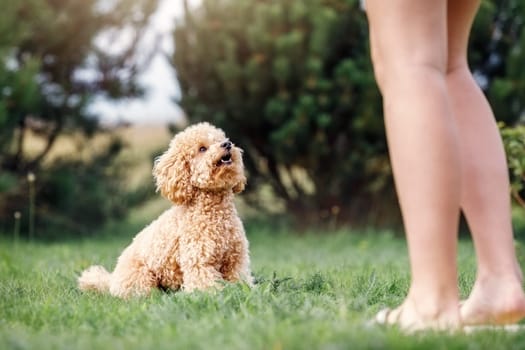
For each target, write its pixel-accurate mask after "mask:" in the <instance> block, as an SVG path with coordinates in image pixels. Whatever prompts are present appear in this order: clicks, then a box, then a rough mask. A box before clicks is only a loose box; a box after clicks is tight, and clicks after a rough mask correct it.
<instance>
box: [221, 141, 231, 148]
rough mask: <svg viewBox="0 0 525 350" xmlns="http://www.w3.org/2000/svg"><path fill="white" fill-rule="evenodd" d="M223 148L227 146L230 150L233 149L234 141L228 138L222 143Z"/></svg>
mask: <svg viewBox="0 0 525 350" xmlns="http://www.w3.org/2000/svg"><path fill="white" fill-rule="evenodd" d="M221 147H222V148H226V149H227V150H228V151H229V150H231V149H232V143H231V141H230V140H226V141H224V142H223V143H221Z"/></svg>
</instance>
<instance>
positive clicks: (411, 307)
mask: <svg viewBox="0 0 525 350" xmlns="http://www.w3.org/2000/svg"><path fill="white" fill-rule="evenodd" d="M374 323H376V324H379V325H386V326H397V327H399V328H400V329H401V330H402V331H404V332H408V333H412V332H416V331H423V330H439V331H455V330H457V329H459V328H460V322H459V314H458V311H457V309H452V310H442V311H440V312H434V313H432V314H430V313H422V312H420V311H419V310H418V308H417V307H416V305H415V303H414V302H412V301H411V300H410V299H407V300H405V302H404V303H403V304H401V305H400V306H399V307H397V308H396V309H383V310H381V311H380V312H379V313H378V314H377V315H376V316H375V318H374Z"/></svg>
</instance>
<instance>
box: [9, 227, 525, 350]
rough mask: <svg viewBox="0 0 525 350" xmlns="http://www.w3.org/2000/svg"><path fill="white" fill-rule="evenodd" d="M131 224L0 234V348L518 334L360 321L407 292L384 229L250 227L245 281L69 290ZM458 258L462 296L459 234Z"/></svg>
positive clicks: (468, 271) (464, 259) (113, 252)
mask: <svg viewBox="0 0 525 350" xmlns="http://www.w3.org/2000/svg"><path fill="white" fill-rule="evenodd" d="M138 225H139V224H127V225H126V226H122V225H121V226H118V225H117V226H115V227H113V228H110V229H108V230H107V232H105V233H104V234H102V235H100V236H98V237H97V238H84V239H82V240H71V241H64V242H61V243H36V242H35V243H28V242H18V243H17V244H14V243H13V242H11V241H10V240H7V239H5V238H4V239H3V240H2V241H0V348H1V349H361V348H363V349H365V348H367V349H411V348H414V349H431V348H432V349H434V348H438V349H467V348H468V349H524V348H525V333H505V332H496V331H485V332H479V333H476V334H470V335H461V334H456V335H446V334H441V333H432V332H428V333H422V334H417V335H413V336H408V335H404V334H402V333H400V332H399V331H398V330H396V329H385V328H382V327H378V326H370V325H369V324H367V321H368V320H369V319H370V318H371V317H373V315H374V314H375V313H376V312H377V311H378V310H380V309H381V308H383V307H385V306H393V305H396V304H398V303H399V302H401V300H402V298H403V295H404V294H405V293H406V291H407V288H408V283H409V276H408V270H407V266H408V262H407V258H406V248H405V244H404V241H403V240H402V239H400V238H398V237H396V236H395V235H393V234H391V233H389V232H372V231H370V232H350V231H340V232H332V233H322V234H319V233H317V234H303V235H298V234H293V233H288V232H279V233H276V232H272V231H271V230H270V229H268V228H263V227H259V228H250V230H249V231H250V232H249V240H250V243H251V256H252V268H253V272H254V274H255V277H256V279H257V282H258V283H257V285H256V287H255V288H253V289H249V288H248V287H246V286H244V285H238V284H237V285H227V286H225V288H224V289H223V290H221V291H219V292H208V293H203V292H197V293H193V294H185V293H166V292H160V291H159V292H156V293H154V294H153V295H151V296H150V297H147V298H137V299H133V300H128V301H123V300H119V299H115V298H113V297H110V296H106V295H97V294H92V293H87V294H85V293H81V292H79V291H78V289H77V288H76V285H75V278H76V276H77V275H78V273H79V272H80V271H81V270H82V269H83V268H85V267H87V266H88V265H90V264H92V263H102V264H103V265H105V266H107V267H111V268H112V267H113V265H114V262H115V259H116V257H117V256H118V254H119V252H120V251H121V250H122V248H123V247H124V246H125V245H126V244H127V243H128V242H129V240H130V238H131V237H132V234H133V232H134V230H136V229H137V226H138ZM128 231H129V232H128ZM109 232H111V233H112V234H111V235H110V234H109ZM459 264H460V287H461V292H462V294H463V295H466V294H467V293H468V290H469V288H470V286H471V284H472V281H473V278H474V274H475V267H474V255H473V251H472V246H471V243H470V242H469V241H467V240H465V241H462V242H461V243H460V252H459Z"/></svg>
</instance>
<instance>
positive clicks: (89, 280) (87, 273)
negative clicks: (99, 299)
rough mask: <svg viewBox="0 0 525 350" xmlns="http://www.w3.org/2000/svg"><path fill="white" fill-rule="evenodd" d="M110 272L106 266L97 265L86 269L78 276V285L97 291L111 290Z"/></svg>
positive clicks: (81, 287) (84, 288)
mask: <svg viewBox="0 0 525 350" xmlns="http://www.w3.org/2000/svg"><path fill="white" fill-rule="evenodd" d="M110 277H111V273H109V272H108V271H107V270H106V269H105V268H104V267H102V266H99V265H96V266H91V267H89V268H88V269H86V270H84V272H82V274H81V275H80V277H79V278H78V287H79V288H80V289H81V290H84V291H87V290H94V291H97V292H107V291H109V279H110Z"/></svg>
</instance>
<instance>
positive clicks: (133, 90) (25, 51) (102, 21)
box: [0, 0, 157, 236]
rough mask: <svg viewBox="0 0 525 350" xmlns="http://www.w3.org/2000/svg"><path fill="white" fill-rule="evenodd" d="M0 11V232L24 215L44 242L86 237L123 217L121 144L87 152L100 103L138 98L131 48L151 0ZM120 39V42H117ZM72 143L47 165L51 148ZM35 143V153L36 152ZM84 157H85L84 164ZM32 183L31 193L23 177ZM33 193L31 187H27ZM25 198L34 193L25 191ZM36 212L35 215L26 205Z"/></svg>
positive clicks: (138, 61)
mask: <svg viewBox="0 0 525 350" xmlns="http://www.w3.org/2000/svg"><path fill="white" fill-rule="evenodd" d="M2 5H3V6H2V11H1V12H0V232H11V228H12V225H13V221H14V220H13V215H14V213H15V212H21V213H22V219H21V222H22V223H23V225H22V233H26V232H27V229H26V226H27V223H28V221H29V222H33V221H32V220H29V218H28V216H34V221H35V223H36V225H37V227H36V231H37V233H39V234H40V235H41V236H46V235H48V234H51V233H53V234H55V235H61V234H67V232H70V233H78V232H87V231H89V230H90V229H92V228H94V227H96V226H99V225H101V224H103V223H104V222H105V221H106V220H108V219H109V218H111V217H115V216H118V215H122V214H123V212H124V211H125V203H122V202H121V201H120V202H119V200H117V199H116V198H117V197H119V196H120V195H121V194H122V192H123V191H122V190H123V187H124V186H123V184H122V182H123V181H122V179H123V178H122V176H123V172H122V169H118V168H117V166H116V165H114V161H115V158H116V156H117V155H118V153H119V151H120V150H121V148H122V142H121V141H119V140H118V139H116V138H115V137H112V141H111V142H108V143H106V144H104V145H94V144H93V143H94V141H93V140H94V136H95V135H98V134H100V133H101V132H104V133H106V134H107V133H109V131H102V130H101V129H100V126H99V124H98V120H97V118H96V116H94V115H91V114H90V112H89V110H88V106H89V104H90V103H91V102H92V101H93V99H94V98H95V97H97V96H104V97H106V98H109V99H118V98H122V97H127V96H138V95H140V94H141V93H142V89H141V87H140V86H139V84H138V83H137V74H138V73H140V72H141V71H142V70H143V69H144V68H145V67H146V66H147V64H148V58H147V57H146V56H148V55H145V54H144V53H143V52H141V55H138V53H137V51H138V46H137V44H138V42H139V40H140V38H141V37H142V36H143V35H144V28H145V26H146V25H147V23H148V19H149V17H150V15H151V13H152V12H153V10H154V9H155V7H156V5H157V0H115V1H110V2H101V1H98V0H25V1H7V2H4V3H3V4H2ZM122 31H126V34H127V38H129V39H130V40H129V41H127V42H122V41H120V42H119V45H115V44H116V42H115V40H117V39H116V38H119V33H121V32H122ZM64 138H66V139H68V140H70V141H71V143H73V145H74V148H73V149H72V153H71V154H69V155H68V156H67V157H65V156H64V157H58V158H57V157H53V156H52V154H53V151H55V150H56V148H57V140H60V139H62V140H63V139H64ZM36 141H38V142H40V145H38V146H35V145H34V143H35V142H36ZM86 155H87V156H86ZM29 173H31V174H34V175H35V181H34V183H33V184H29V183H28V179H27V174H29ZM33 186H34V187H33ZM29 189H31V191H29ZM32 202H34V203H35V206H36V207H35V208H33V209H34V211H33V212H32V214H30V212H31V211H32V210H33V209H31V203H32Z"/></svg>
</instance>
